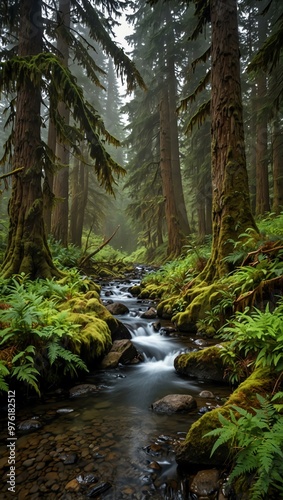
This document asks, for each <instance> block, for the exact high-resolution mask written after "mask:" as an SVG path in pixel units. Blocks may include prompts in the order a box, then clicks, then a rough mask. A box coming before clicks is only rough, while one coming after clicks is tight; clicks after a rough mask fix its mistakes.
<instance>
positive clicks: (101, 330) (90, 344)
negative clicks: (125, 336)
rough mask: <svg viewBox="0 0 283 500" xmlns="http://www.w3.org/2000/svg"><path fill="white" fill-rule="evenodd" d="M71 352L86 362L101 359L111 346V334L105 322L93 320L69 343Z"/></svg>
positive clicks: (97, 319)
mask: <svg viewBox="0 0 283 500" xmlns="http://www.w3.org/2000/svg"><path fill="white" fill-rule="evenodd" d="M71 345H72V351H73V352H75V353H76V354H78V355H79V356H80V357H81V358H82V359H83V360H85V361H86V362H90V361H93V360H96V359H98V358H101V356H103V355H104V354H105V353H106V352H108V351H109V349H110V348H111V345H112V338H111V332H110V329H109V327H108V325H107V324H106V323H105V321H103V320H101V319H99V318H93V319H92V321H91V322H89V323H87V324H86V325H85V326H84V328H82V329H81V330H80V331H79V332H78V334H77V335H76V337H75V338H72V341H71Z"/></svg>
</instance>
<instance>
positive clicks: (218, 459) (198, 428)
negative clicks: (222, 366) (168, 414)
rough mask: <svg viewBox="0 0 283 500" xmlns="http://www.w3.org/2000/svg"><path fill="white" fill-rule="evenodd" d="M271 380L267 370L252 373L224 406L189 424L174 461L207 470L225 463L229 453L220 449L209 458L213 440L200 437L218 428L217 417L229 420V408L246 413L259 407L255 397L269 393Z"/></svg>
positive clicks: (272, 381)
mask: <svg viewBox="0 0 283 500" xmlns="http://www.w3.org/2000/svg"><path fill="white" fill-rule="evenodd" d="M274 382H275V381H274V377H273V376H272V374H271V373H270V371H269V370H268V369H258V370H255V371H254V372H253V373H252V374H251V375H250V376H249V377H248V378H247V379H246V380H245V381H244V382H242V384H240V385H239V387H238V388H237V389H236V390H235V391H234V392H233V393H232V394H231V395H230V397H229V399H228V400H227V402H226V403H225V404H224V405H223V406H221V407H219V408H216V409H214V410H212V411H211V412H209V413H205V414H204V415H203V416H202V417H200V418H199V419H198V420H197V421H196V422H194V423H193V424H192V426H191V427H190V429H189V432H188V434H187V436H186V439H185V441H184V442H182V443H181V444H180V445H179V446H178V447H177V450H176V460H177V462H178V463H179V464H183V465H184V464H186V465H189V464H194V465H206V466H208V465H209V466H222V465H224V463H225V462H226V461H227V459H228V457H229V454H230V451H231V450H230V449H229V447H228V445H222V446H221V447H219V448H218V450H217V451H216V453H215V454H214V455H213V456H212V457H210V453H211V449H212V447H213V445H214V443H215V441H216V437H214V436H209V437H203V436H204V435H205V434H206V433H208V432H210V431H211V430H213V429H216V428H218V427H220V422H219V418H218V416H219V413H221V414H222V415H223V416H224V417H225V418H228V417H229V408H230V407H231V405H236V406H239V407H241V408H244V409H246V410H250V408H251V407H256V406H258V400H257V398H256V394H261V395H263V396H266V394H268V393H270V392H271V391H272V387H273V386H274Z"/></svg>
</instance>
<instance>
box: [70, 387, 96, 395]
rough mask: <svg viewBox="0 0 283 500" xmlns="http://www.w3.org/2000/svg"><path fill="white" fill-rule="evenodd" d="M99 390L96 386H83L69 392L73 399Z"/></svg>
mask: <svg viewBox="0 0 283 500" xmlns="http://www.w3.org/2000/svg"><path fill="white" fill-rule="evenodd" d="M97 390H98V388H97V386H96V385H94V384H81V385H76V386H75V387H72V388H71V389H70V391H69V395H70V397H71V398H75V397H78V396H84V395H85V394H89V393H91V392H97Z"/></svg>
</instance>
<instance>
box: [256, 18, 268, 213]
mask: <svg viewBox="0 0 283 500" xmlns="http://www.w3.org/2000/svg"><path fill="white" fill-rule="evenodd" d="M258 33H259V37H258V38H259V45H261V44H262V43H263V42H264V40H265V39H266V33H267V19H266V18H265V17H264V16H261V15H260V16H258ZM256 86H257V96H256V115H257V121H256V153H255V155H256V211H255V213H256V215H257V216H259V215H263V214H264V213H266V212H269V211H270V203H269V184H268V152H267V110H266V104H265V101H266V93H267V85H266V74H265V72H264V71H260V73H259V74H258V76H257V85H256Z"/></svg>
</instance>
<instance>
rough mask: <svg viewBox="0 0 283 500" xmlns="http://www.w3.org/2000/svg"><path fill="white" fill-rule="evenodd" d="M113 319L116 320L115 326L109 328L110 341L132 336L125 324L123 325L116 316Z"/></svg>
mask: <svg viewBox="0 0 283 500" xmlns="http://www.w3.org/2000/svg"><path fill="white" fill-rule="evenodd" d="M115 319H116V322H117V326H116V328H112V330H111V338H112V342H114V341H115V340H122V339H131V338H132V335H131V332H130V331H129V330H128V328H127V327H126V325H124V324H123V323H122V322H121V321H119V320H118V319H117V318H115Z"/></svg>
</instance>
